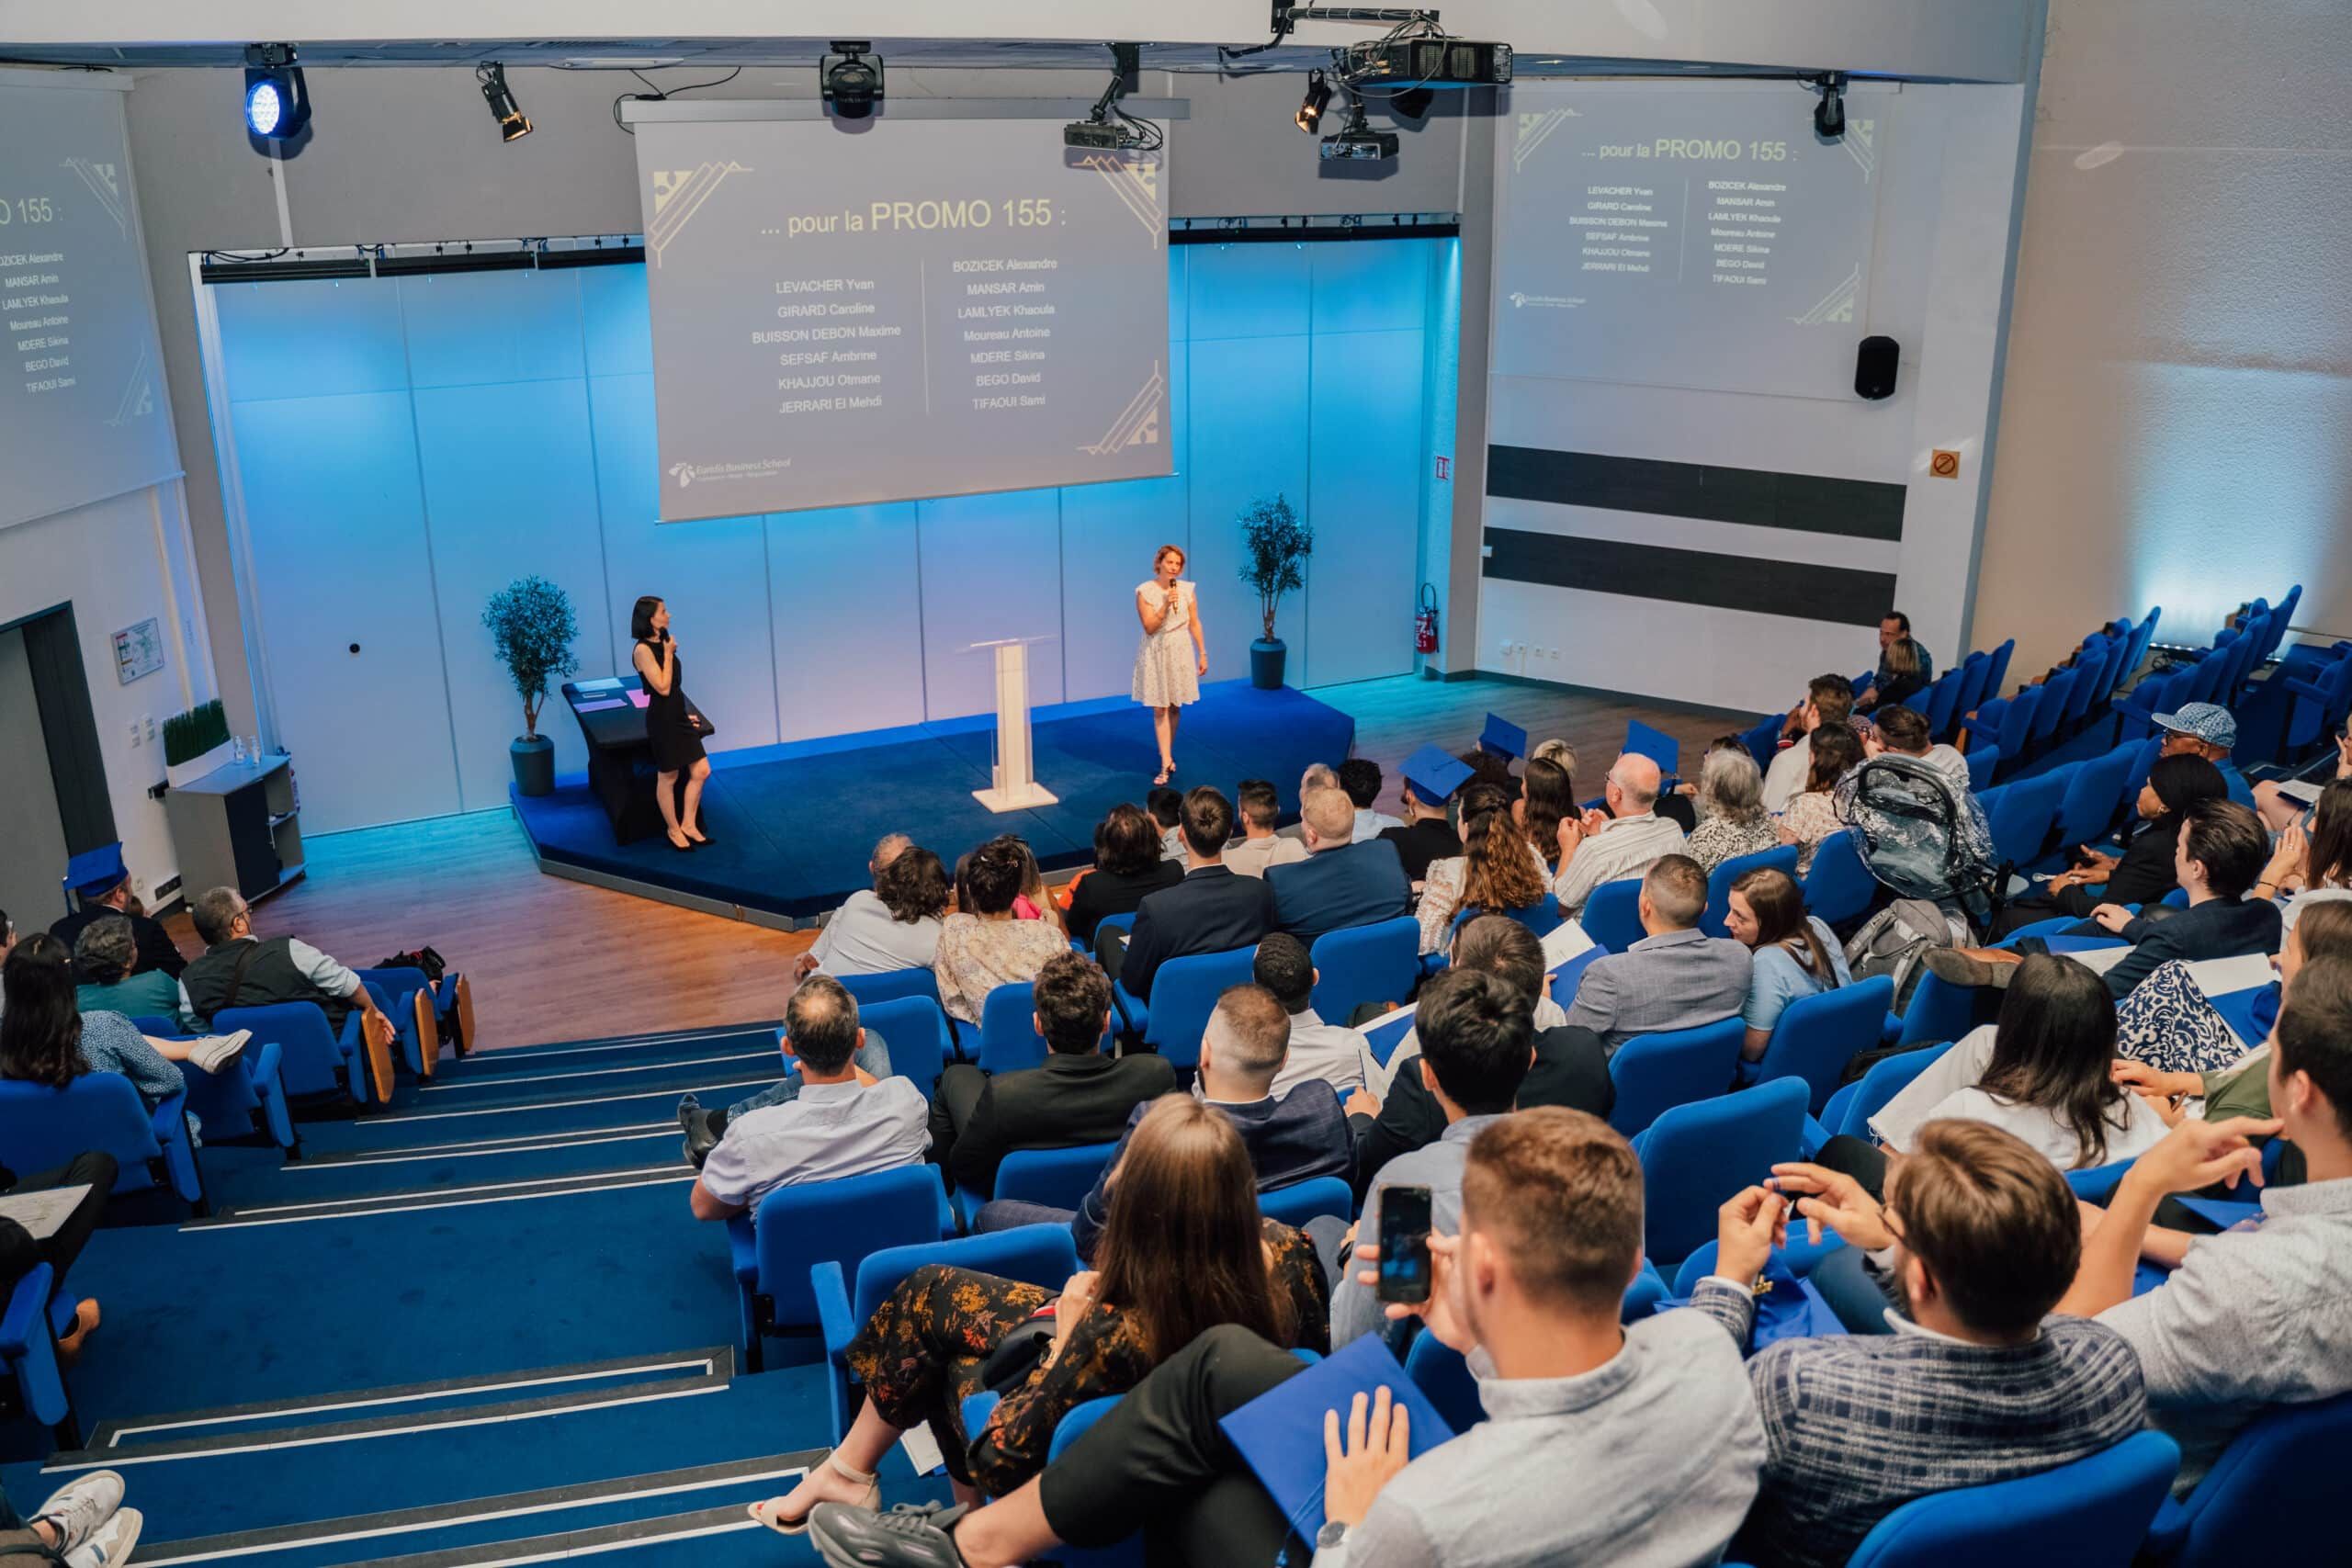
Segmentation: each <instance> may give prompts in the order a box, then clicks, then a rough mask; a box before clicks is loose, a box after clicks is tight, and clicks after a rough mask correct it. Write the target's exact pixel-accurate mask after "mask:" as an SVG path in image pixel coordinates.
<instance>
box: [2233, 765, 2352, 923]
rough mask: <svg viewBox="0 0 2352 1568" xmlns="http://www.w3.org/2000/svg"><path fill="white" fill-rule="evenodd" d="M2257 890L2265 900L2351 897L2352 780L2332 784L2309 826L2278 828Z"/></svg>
mask: <svg viewBox="0 0 2352 1568" xmlns="http://www.w3.org/2000/svg"><path fill="white" fill-rule="evenodd" d="M2254 890H2255V892H2256V893H2257V894H2259V895H2261V896H2262V897H2265V898H2275V897H2282V896H2284V895H2286V894H2289V893H2292V894H2295V895H2296V896H2297V897H2301V898H2306V899H2308V898H2311V897H2321V898H2345V897H2352V779H2334V780H2331V781H2330V782H2329V783H2328V784H2327V787H2325V788H2324V789H2323V790H2321V791H2320V792H2319V799H2318V800H2317V801H2316V802H2315V803H2314V804H2313V805H2312V815H2311V821H2310V822H2309V823H2308V824H2306V823H2304V822H2302V821H2300V820H2297V821H2292V822H2290V823H2288V824H2287V826H2286V827H2285V828H2283V829H2279V833H2278V840H2277V841H2276V842H2275V843H2274V844H2273V845H2272V846H2271V851H2270V863H2269V864H2267V865H2266V866H2264V867H2263V868H2262V874H2261V875H2260V876H2259V877H2257V878H2256V880H2255V884H2254Z"/></svg>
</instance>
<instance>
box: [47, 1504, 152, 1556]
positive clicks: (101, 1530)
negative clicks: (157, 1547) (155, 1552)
mask: <svg viewBox="0 0 2352 1568" xmlns="http://www.w3.org/2000/svg"><path fill="white" fill-rule="evenodd" d="M146 1522H147V1520H146V1518H145V1517H143V1516H142V1515H141V1513H140V1512H139V1510H138V1509H136V1508H117V1509H116V1510H115V1511H114V1517H112V1518H110V1519H108V1520H107V1522H106V1523H105V1524H103V1525H101V1526H99V1527H98V1533H97V1534H96V1535H94V1536H92V1537H91V1538H90V1539H89V1540H87V1541H86V1542H85V1543H84V1544H83V1546H82V1548H81V1550H80V1551H69V1552H67V1553H66V1554H65V1568H121V1564H123V1563H125V1562H130V1549H131V1548H132V1547H134V1546H137V1545H138V1544H139V1529H140V1527H141V1526H142V1525H144V1524H145V1523H146Z"/></svg>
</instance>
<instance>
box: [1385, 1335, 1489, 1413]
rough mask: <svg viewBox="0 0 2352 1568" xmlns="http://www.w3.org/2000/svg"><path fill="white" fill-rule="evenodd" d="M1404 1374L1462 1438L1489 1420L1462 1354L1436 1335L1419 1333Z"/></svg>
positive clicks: (1410, 1351) (1475, 1382)
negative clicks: (1470, 1430) (1471, 1429)
mask: <svg viewBox="0 0 2352 1568" xmlns="http://www.w3.org/2000/svg"><path fill="white" fill-rule="evenodd" d="M1405 1375H1406V1376H1407V1377H1408V1378H1410V1379H1412V1380H1413V1385H1414V1386H1415V1387H1416V1388H1418V1389H1419V1390H1420V1391H1421V1393H1423V1394H1424V1395H1426V1396H1427V1397H1428V1399H1429V1402H1430V1404H1434V1405H1435V1406H1437V1413H1438V1414H1439V1415H1440V1416H1444V1417H1445V1424H1446V1425H1447V1426H1449V1427H1453V1431H1454V1435H1455V1436H1457V1437H1459V1436H1460V1435H1461V1434H1462V1433H1464V1432H1466V1431H1468V1430H1469V1429H1470V1428H1471V1427H1475V1426H1476V1425H1477V1424H1478V1423H1479V1422H1481V1421H1484V1420H1485V1419H1486V1418H1487V1407H1486V1406H1485V1405H1484V1404H1480V1403H1479V1400H1478V1380H1477V1379H1476V1378H1475V1377H1473V1376H1472V1375H1471V1373H1470V1363H1469V1362H1468V1361H1467V1360H1465V1359H1464V1358H1463V1355H1462V1352H1461V1351H1459V1350H1457V1349H1455V1348H1453V1346H1451V1345H1448V1344H1447V1343H1446V1342H1445V1341H1444V1340H1442V1339H1440V1338H1439V1337H1437V1336H1436V1335H1434V1334H1419V1335H1416V1336H1414V1337H1413V1348H1411V1349H1409V1350H1408V1351H1406V1352H1405Z"/></svg>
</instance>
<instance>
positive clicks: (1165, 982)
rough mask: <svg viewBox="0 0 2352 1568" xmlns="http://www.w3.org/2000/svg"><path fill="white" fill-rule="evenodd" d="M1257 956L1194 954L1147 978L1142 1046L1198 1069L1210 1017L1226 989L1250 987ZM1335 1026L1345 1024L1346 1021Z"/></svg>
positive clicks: (1249, 951) (1253, 952) (1240, 951)
mask: <svg viewBox="0 0 2352 1568" xmlns="http://www.w3.org/2000/svg"><path fill="white" fill-rule="evenodd" d="M1257 956H1258V950H1257V949H1256V948H1254V947H1242V948H1236V949H1235V950H1234V951H1232V952H1231V953H1192V954H1190V955H1189V956H1186V957H1183V958H1171V959H1170V960H1169V961H1168V962H1167V963H1165V964H1161V965H1160V966H1159V972H1158V973H1156V974H1155V975H1153V976H1152V977H1151V1017H1150V1019H1149V1021H1147V1022H1146V1023H1145V1025H1144V1043H1146V1044H1148V1045H1149V1046H1150V1047H1151V1048H1152V1049H1153V1050H1155V1051H1157V1052H1159V1054H1160V1055H1162V1056H1165V1057H1167V1058H1168V1064H1169V1066H1175V1067H1197V1066H1200V1065H1201V1034H1202V1032H1204V1030H1206V1029H1207V1028H1208V1026H1209V1014H1210V1013H1212V1012H1215V1011H1216V999H1217V998H1218V997H1220V996H1222V995H1223V994H1224V993H1225V991H1226V989H1227V987H1232V986H1246V985H1248V984H1250V976H1251V968H1252V965H1253V964H1255V963H1256V960H1257ZM1339 1021H1340V1022H1345V1021H1346V1020H1345V1019H1340V1020H1339Z"/></svg>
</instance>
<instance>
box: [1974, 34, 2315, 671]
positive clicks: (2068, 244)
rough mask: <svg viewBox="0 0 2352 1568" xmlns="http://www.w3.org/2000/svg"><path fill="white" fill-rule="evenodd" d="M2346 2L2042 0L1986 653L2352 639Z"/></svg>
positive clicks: (2028, 666)
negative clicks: (2092, 642)
mask: <svg viewBox="0 0 2352 1568" xmlns="http://www.w3.org/2000/svg"><path fill="white" fill-rule="evenodd" d="M2348 66H2352V6H2346V5H2345V4H2344V3H2343V0H2268V3H2266V4H2262V5H2252V6H2249V5H2245V4H2236V3H2232V0H2052V5H2051V23H2050V40H2049V51H2048V55H2047V59H2046V63H2045V65H2044V68H2043V73H2042V78H2041V102H2040V107H2039V110H2038V115H2037V123H2036V129H2035V137H2034V146H2033V153H2032V166H2031V173H2030V181H2029V184H2028V186H2027V191H2026V210H2025V226H2024V233H2023V239H2022V244H2021V249H2020V253H2019V256H2018V279H2017V304H2016V309H2015V311H2014V313H2013V315H2012V318H2011V326H2010V332H2009V340H2008V376H2007V388H2006V390H2005V393H2004V400H2003V408H2002V420H2001V431H2000V456H1999V472H1998V475H1997V477H1996V480H1995V483H1994V489H1993V497H1992V512H1991V516H1990V519H1989V522H1988V524H1987V527H1986V532H1985V557H1984V567H1983V572H1982V576H1981V579H1980V581H1979V584H1978V592H1977V612H1978V614H1977V619H1978V625H1979V626H1980V627H1981V628H1982V629H1981V630H1980V632H1979V634H1978V635H1979V640H1994V639H1997V638H1999V637H2008V636H2015V637H2017V638H2018V651H2017V662H2016V668H2017V669H2018V670H2019V671H2027V670H2039V669H2041V667H2042V666H2043V665H2044V664H2046V663H2048V662H2049V661H2050V660H2053V659H2055V658H2056V657H2058V656H2059V655H2061V654H2062V653H2063V652H2064V650H2065V649H2066V648H2067V647H2069V646H2071V645H2072V644H2073V642H2074V641H2075V639H2076V638H2078V637H2080V636H2081V635H2082V633H2083V632H2085V631H2086V630H2087V629H2089V628H2090V627H2091V626H2095V625H2096V624H2097V623H2098V621H2099V620H2101V619H2103V618H2105V617H2109V616H2114V615H2127V614H2128V615H2140V614H2143V613H2144V612H2145V611H2146V610H2147V609H2148V608H2149V607H2150V606H2151V605H2155V604H2161V605H2162V606H2163V607H2164V620H2163V622H2162V623H2161V624H2160V626H2159V627H2158V636H2159V637H2163V638H2166V639H2173V638H2179V639H2190V640H2196V641H2199V642H2201V641H2204V640H2207V639H2208V638H2210V637H2211V636H2212V633H2213V630H2214V628H2215V627H2216V626H2218V625H2219V624H2220V621H2221V617H2222V615H2223V614H2225V613H2226V612H2227V611H2228V610H2230V609H2231V608H2232V607H2233V606H2234V605H2236V604H2238V603H2240V602H2241V601H2243V600H2246V599H2250V598H2253V597H2254V596H2256V595H2257V594H2260V595H2264V596H2266V597H2267V598H2269V599H2271V600H2272V601H2273V602H2276V601H2277V600H2278V597H2279V595H2280V594H2282V593H2283V592H2286V590H2287V588H2288V586H2289V585H2290V583H2293V582H2296V581H2301V583H2303V584H2304V596H2303V601H2302V604H2301V606H2300V608H2299V609H2298V611H2297V613H2296V616H2295V620H2296V624H2297V625H2299V626H2308V627H2312V628H2314V629H2315V630H2316V631H2319V632H2321V633H2324V634H2326V635H2327V637H2347V636H2352V446H2347V441H2346V433H2347V432H2352V112H2347V106H2352V82H2347V67H2348Z"/></svg>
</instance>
